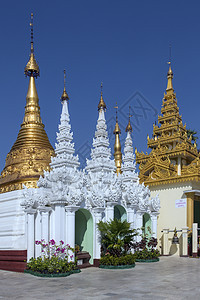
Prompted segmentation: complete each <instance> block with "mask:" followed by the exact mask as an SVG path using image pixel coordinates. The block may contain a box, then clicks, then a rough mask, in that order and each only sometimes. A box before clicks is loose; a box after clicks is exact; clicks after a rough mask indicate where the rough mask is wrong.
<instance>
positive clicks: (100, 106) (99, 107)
mask: <svg viewBox="0 0 200 300" xmlns="http://www.w3.org/2000/svg"><path fill="white" fill-rule="evenodd" d="M102 89H103V83H101V98H100V101H99V104H98V110H100V109H101V108H102V109H103V110H106V104H105V102H104V100H103V96H102V94H103V93H102Z"/></svg>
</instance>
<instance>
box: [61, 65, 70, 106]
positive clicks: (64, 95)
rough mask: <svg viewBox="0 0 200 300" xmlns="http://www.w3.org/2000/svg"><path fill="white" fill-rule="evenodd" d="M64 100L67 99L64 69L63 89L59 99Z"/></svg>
mask: <svg viewBox="0 0 200 300" xmlns="http://www.w3.org/2000/svg"><path fill="white" fill-rule="evenodd" d="M64 100H67V101H68V100H69V96H68V94H67V92H66V70H64V90H63V93H62V96H61V101H64Z"/></svg>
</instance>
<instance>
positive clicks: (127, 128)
mask: <svg viewBox="0 0 200 300" xmlns="http://www.w3.org/2000/svg"><path fill="white" fill-rule="evenodd" d="M132 116H133V115H131V107H130V106H129V117H128V125H127V126H126V132H128V131H129V132H133V128H132V126H131V120H130V119H131V117H132Z"/></svg>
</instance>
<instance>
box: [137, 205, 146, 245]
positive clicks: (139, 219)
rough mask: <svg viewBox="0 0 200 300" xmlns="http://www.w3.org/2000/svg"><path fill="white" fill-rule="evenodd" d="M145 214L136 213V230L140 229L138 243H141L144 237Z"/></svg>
mask: <svg viewBox="0 0 200 300" xmlns="http://www.w3.org/2000/svg"><path fill="white" fill-rule="evenodd" d="M143 214H144V213H143V212H141V211H137V212H136V229H138V230H137V231H138V234H139V235H138V236H137V237H136V240H137V242H140V241H141V239H142V237H141V235H142V229H141V228H142V227H143Z"/></svg>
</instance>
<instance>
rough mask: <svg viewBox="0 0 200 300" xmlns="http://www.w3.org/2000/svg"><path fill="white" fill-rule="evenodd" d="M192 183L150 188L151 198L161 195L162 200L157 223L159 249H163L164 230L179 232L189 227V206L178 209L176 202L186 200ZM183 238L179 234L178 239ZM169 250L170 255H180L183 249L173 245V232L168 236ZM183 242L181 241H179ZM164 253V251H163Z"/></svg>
mask: <svg viewBox="0 0 200 300" xmlns="http://www.w3.org/2000/svg"><path fill="white" fill-rule="evenodd" d="M191 189H192V184H191V183H189V182H188V183H174V184H167V185H162V186H155V187H154V186H153V187H150V190H151V197H155V196H156V195H157V194H159V198H160V205H161V208H160V214H159V216H158V223H157V229H158V232H157V238H158V249H161V248H160V246H161V245H162V236H163V233H162V232H161V231H162V230H163V229H169V230H174V229H175V227H176V229H177V230H179V229H182V228H183V227H186V226H187V204H186V207H181V208H176V207H175V201H176V200H179V199H184V198H186V196H185V195H184V191H187V190H191ZM180 236H181V232H178V237H180ZM168 237H169V239H168V249H169V254H170V255H180V254H181V253H180V251H181V249H179V248H181V247H179V245H177V246H176V245H172V237H173V232H171V233H169V235H168ZM179 241H180V242H181V239H180V240H179ZM161 253H162V251H161Z"/></svg>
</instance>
